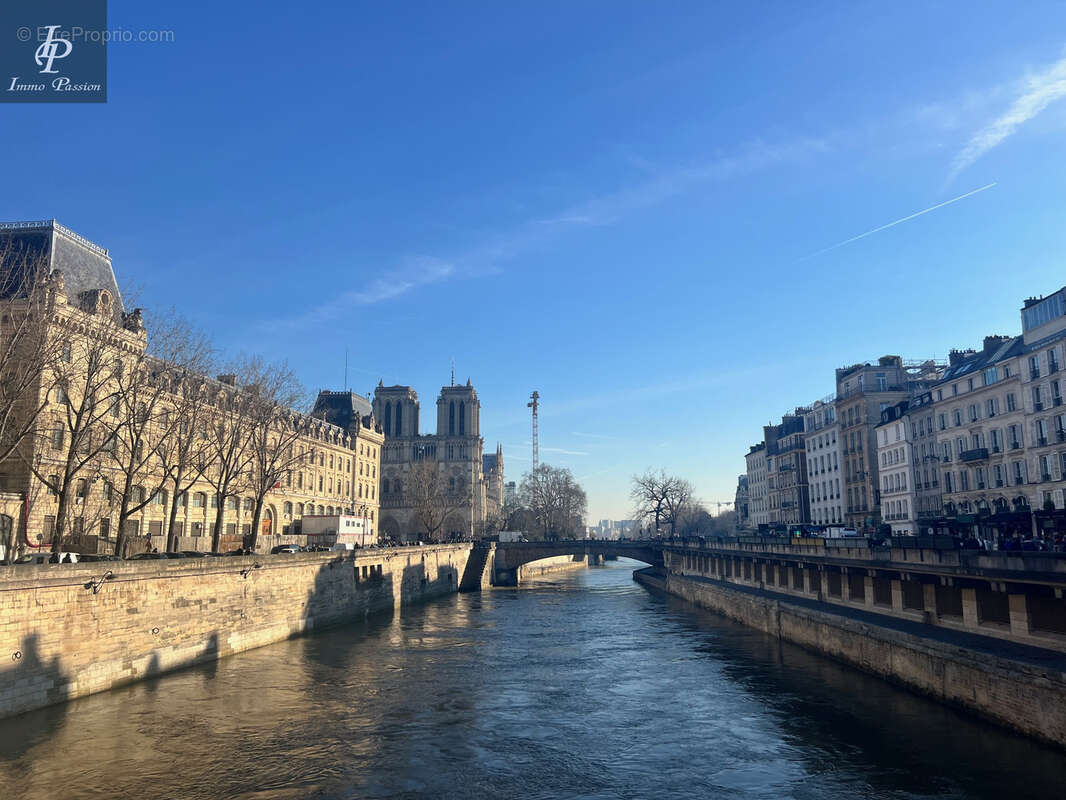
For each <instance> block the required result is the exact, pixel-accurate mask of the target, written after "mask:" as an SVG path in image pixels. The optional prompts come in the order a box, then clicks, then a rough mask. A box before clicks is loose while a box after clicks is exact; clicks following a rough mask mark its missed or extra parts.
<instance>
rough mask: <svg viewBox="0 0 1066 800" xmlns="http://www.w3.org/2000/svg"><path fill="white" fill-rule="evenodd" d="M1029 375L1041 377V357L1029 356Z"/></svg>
mask: <svg viewBox="0 0 1066 800" xmlns="http://www.w3.org/2000/svg"><path fill="white" fill-rule="evenodd" d="M1029 377H1030V378H1039V377H1040V357H1039V356H1029Z"/></svg>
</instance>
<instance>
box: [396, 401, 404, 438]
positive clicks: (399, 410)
mask: <svg viewBox="0 0 1066 800" xmlns="http://www.w3.org/2000/svg"><path fill="white" fill-rule="evenodd" d="M396 435H397V436H403V406H401V405H400V404H399V403H397V404H396Z"/></svg>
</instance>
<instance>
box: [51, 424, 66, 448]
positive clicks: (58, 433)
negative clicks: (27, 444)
mask: <svg viewBox="0 0 1066 800" xmlns="http://www.w3.org/2000/svg"><path fill="white" fill-rule="evenodd" d="M63 439H64V432H63V429H62V428H56V429H55V430H54V431H52V449H53V450H62V449H63Z"/></svg>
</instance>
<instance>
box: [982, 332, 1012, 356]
mask: <svg viewBox="0 0 1066 800" xmlns="http://www.w3.org/2000/svg"><path fill="white" fill-rule="evenodd" d="M1009 340H1010V337H1009V336H1000V335H998V334H993V335H992V336H986V337H985V343H984V347H983V349H984V351H985V352H988V351H989V350H993V349H995V348H997V347H999V346H1000V345H1001V344H1003V343H1004V342H1006V341H1009Z"/></svg>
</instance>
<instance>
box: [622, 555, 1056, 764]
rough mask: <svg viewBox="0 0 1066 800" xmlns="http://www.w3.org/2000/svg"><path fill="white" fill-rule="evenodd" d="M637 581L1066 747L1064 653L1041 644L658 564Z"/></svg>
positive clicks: (639, 572) (1019, 730)
mask: <svg viewBox="0 0 1066 800" xmlns="http://www.w3.org/2000/svg"><path fill="white" fill-rule="evenodd" d="M634 578H635V579H636V580H637V581H638V582H640V583H643V584H645V585H647V586H650V587H653V588H656V589H660V590H664V591H666V592H668V593H670V594H673V595H676V596H677V597H681V598H683V599H685V600H687V601H688V602H690V603H693V604H694V605H697V606H700V607H702V608H706V609H709V610H711V611H715V612H718V613H720V614H722V615H724V616H726V617H729V618H730V619H733V620H735V621H737V622H740V623H742V624H744V625H747V626H749V627H752V628H756V629H757V630H760V631H763V632H764V633H768V634H770V635H772V636H777V637H779V638H781V639H784V640H786V641H789V642H793V643H795V644H797V645H800V646H801V647H804V648H806V649H808V650H811V651H814V652H817V653H820V654H823V655H826V656H830V657H832V658H834V659H837V660H840V661H843V662H845V663H848V664H850V665H852V666H854V667H858V668H859V669H862V670H864V671H865V672H869V673H872V674H875V675H878V676H880V677H883V678H886V679H888V680H890V681H893V682H895V683H899V684H902V685H904V686H906V687H908V688H910V689H913V690H917V691H918V692H920V693H922V694H925V695H927V696H929V697H932V698H934V699H937V700H939V701H941V702H944V703H947V704H950V705H953V706H957V707H960V708H963V709H965V710H968V711H970V712H974V713H976V714H978V715H980V716H982V717H985V718H986V719H989V720H991V721H993V722H996V723H998V724H1000V725H1004V726H1006V727H1008V728H1011V729H1013V730H1015V731H1018V732H1020V733H1023V734H1026V735H1029V736H1033V737H1035V738H1038V739H1041V740H1043V741H1045V742H1048V743H1051V744H1054V745H1057V746H1058V747H1066V672H1064V666H1063V659H1062V657H1061V655H1060V654H1058V653H1053V652H1047V653H1046V657H1042V656H1041V654H1040V652H1039V651H1036V649H1035V648H1023V647H1020V646H1019V647H1018V648H1017V649H1016V650H1014V651H1013V652H1011V651H1010V648H1009V647H1008V646H1007V645H1004V644H1002V643H1001V642H998V641H996V640H993V639H989V640H988V647H987V648H985V647H981V646H980V645H979V644H977V640H978V639H979V638H981V637H976V636H974V637H973V638H972V639H966V640H963V639H962V638H961V637H965V636H970V635H968V634H953V635H952V634H945V633H943V632H937V631H936V630H935V629H931V630H932V631H933V633H932V635H929V636H922V635H921V634H920V632H918V631H916V630H915V628H917V627H918V626H917V625H915V624H908V623H903V622H898V621H886V624H884V625H879V624H877V621H876V615H872V614H866V613H864V612H860V611H855V612H851V613H850V614H848V613H845V612H844V611H843V610H841V611H837V610H836V609H834V607H833V606H832V605H829V604H824V603H823V604H816V603H814V602H810V601H803V600H792V599H791V598H789V597H788V596H785V595H780V596H774V593H773V592H768V591H765V590H761V589H755V588H747V587H736V586H732V585H729V584H727V583H725V582H724V581H717V580H714V579H710V578H700V577H690V576H681V575H674V574H669V573H664V572H662V571H656V570H650V569H649V570H640V571H638V572H637V573H635V574H634ZM819 605H820V607H819ZM871 617H873V618H874V619H873V620H871V619H870V618H871ZM908 628H910V629H908ZM997 650H998V651H999V652H997ZM1030 651H1032V652H1030Z"/></svg>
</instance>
